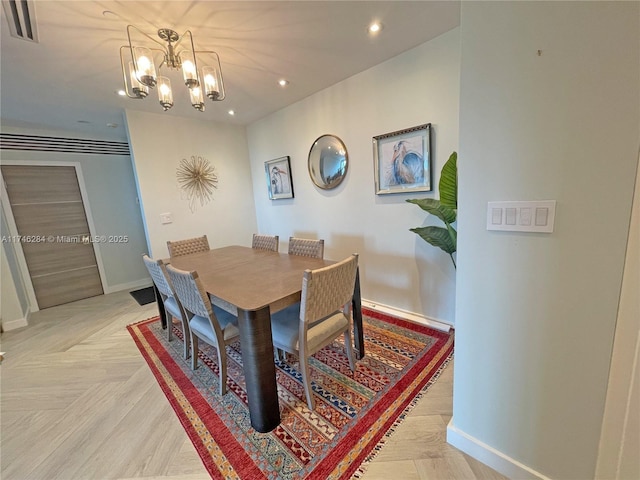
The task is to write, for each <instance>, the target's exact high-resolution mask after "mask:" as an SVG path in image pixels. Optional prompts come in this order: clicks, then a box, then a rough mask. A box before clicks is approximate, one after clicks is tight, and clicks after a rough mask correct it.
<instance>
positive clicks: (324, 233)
mask: <svg viewBox="0 0 640 480" xmlns="http://www.w3.org/2000/svg"><path fill="white" fill-rule="evenodd" d="M459 63H460V54H459V31H458V29H454V30H452V31H450V32H448V33H445V34H443V35H441V36H440V37H438V38H436V39H434V40H432V41H430V42H427V43H425V44H423V45H421V46H419V47H416V48H414V49H412V50H410V51H408V52H405V53H404V54H401V55H399V56H397V57H395V58H393V59H391V60H389V61H387V62H385V63H382V64H380V65H378V66H376V67H373V68H371V69H369V70H367V71H365V72H362V73H360V74H358V75H355V76H353V77H351V78H349V79H347V80H344V81H343V82H340V83H338V84H336V85H334V86H332V87H330V88H327V89H326V90H323V91H321V92H319V93H316V94H314V95H312V96H310V97H308V98H306V99H304V100H302V101H300V102H298V103H296V104H294V105H292V106H290V107H288V108H285V109H283V110H280V111H279V112H277V113H275V114H273V115H270V116H268V117H266V118H264V119H262V120H260V121H258V122H255V123H253V124H252V125H250V126H249V127H248V129H247V135H248V142H249V152H250V156H251V172H252V178H253V190H254V192H255V209H256V213H257V218H258V229H259V230H260V232H262V233H268V234H277V235H280V239H281V248H280V250H281V251H286V248H287V242H288V239H289V236H302V237H309V238H323V239H325V257H326V258H334V259H338V258H341V257H344V256H346V255H348V254H350V253H352V252H358V253H359V254H360V272H361V283H362V295H363V297H364V298H366V299H368V300H372V301H375V302H379V303H382V304H386V305H390V306H393V307H396V308H400V309H404V310H408V311H411V312H415V313H418V314H420V315H423V316H426V317H430V318H433V319H438V320H444V321H447V322H450V323H452V322H453V321H454V299H455V270H454V268H453V265H452V263H451V260H450V258H449V256H448V255H447V254H445V253H444V252H442V251H441V250H439V249H435V248H433V247H431V246H430V245H428V244H427V243H425V242H424V241H423V240H422V239H420V238H419V237H418V236H417V235H415V234H414V233H411V232H410V231H409V228H412V227H416V226H421V225H424V224H425V222H426V221H427V220H426V218H427V215H426V213H425V212H423V211H422V210H420V209H419V208H418V207H417V206H415V205H410V204H408V203H406V202H405V200H406V199H408V198H417V197H435V198H437V197H438V195H437V192H436V191H434V192H430V193H426V194H425V193H418V194H397V195H386V196H376V195H375V188H374V173H373V149H372V137H374V136H376V135H381V134H384V133H388V132H393V131H397V130H401V129H404V128H409V127H413V126H416V125H421V124H423V123H431V124H432V127H433V153H434V155H435V157H434V158H435V163H434V165H433V178H434V189H435V190H437V183H438V179H439V175H440V169H441V168H442V165H443V164H444V162H445V161H446V160H447V158H448V157H449V155H450V154H451V152H452V151H454V150H456V149H457V144H458V91H459ZM323 134H333V135H337V136H338V137H340V138H341V139H342V140H343V142H344V143H345V145H346V147H347V151H348V154H349V167H348V173H347V176H346V179H345V180H344V181H343V183H342V184H341V185H340V186H339V187H337V188H336V189H334V190H328V191H323V190H320V189H319V188H317V187H316V186H315V185H314V184H313V183H312V182H311V179H310V178H309V174H308V170H307V155H308V153H309V149H310V147H311V144H312V143H313V141H314V140H315V139H316V138H317V137H319V136H320V135H323ZM285 155H288V156H290V157H291V170H292V173H293V185H294V193H295V198H293V199H287V200H269V197H268V193H267V184H266V180H265V171H264V162H265V161H267V160H271V159H274V158H278V157H281V156H285ZM428 221H429V222H432V221H433V220H432V219H430V220H428ZM433 223H434V224H435V223H436V222H433Z"/></svg>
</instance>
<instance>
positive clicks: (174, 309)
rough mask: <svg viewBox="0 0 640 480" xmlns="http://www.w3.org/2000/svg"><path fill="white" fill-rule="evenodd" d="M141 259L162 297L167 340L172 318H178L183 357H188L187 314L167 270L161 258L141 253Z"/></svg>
mask: <svg viewBox="0 0 640 480" xmlns="http://www.w3.org/2000/svg"><path fill="white" fill-rule="evenodd" d="M142 260H143V261H144V264H145V266H146V267H147V270H148V271H149V275H151V279H152V280H153V283H154V284H155V286H156V288H157V289H158V292H160V297H161V299H162V304H163V305H164V311H165V312H166V314H167V340H168V341H171V339H172V337H173V328H172V327H173V321H172V319H173V318H176V319H177V320H180V323H182V334H183V337H184V352H183V353H184V358H185V359H187V358H189V345H190V340H189V337H190V335H189V322H188V319H187V314H186V313H185V311H184V308H182V304H181V303H180V301H179V300H178V297H177V296H176V292H175V290H174V288H173V285H172V284H171V280H169V277H168V276H167V271H166V268H165V265H164V262H163V261H162V260H154V259H152V258H150V257H149V256H148V255H143V256H142Z"/></svg>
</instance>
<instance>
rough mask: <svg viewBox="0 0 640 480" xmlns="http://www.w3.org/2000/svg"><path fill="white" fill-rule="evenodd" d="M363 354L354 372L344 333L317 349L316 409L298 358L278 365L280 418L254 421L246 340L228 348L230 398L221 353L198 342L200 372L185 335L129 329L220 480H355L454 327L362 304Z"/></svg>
mask: <svg viewBox="0 0 640 480" xmlns="http://www.w3.org/2000/svg"><path fill="white" fill-rule="evenodd" d="M363 323H364V337H365V357H364V359H362V360H358V362H357V369H356V372H355V373H352V372H351V370H350V369H349V362H348V360H347V357H346V353H345V351H344V343H343V342H342V340H341V339H339V340H337V341H336V342H334V343H333V344H331V345H329V346H327V347H325V348H324V349H322V350H321V351H320V352H318V353H317V354H316V355H314V357H313V360H312V366H311V376H312V379H313V391H314V395H315V400H316V409H315V411H310V410H309V409H308V407H307V404H306V399H305V395H304V390H303V387H302V383H301V382H302V377H301V374H300V372H299V371H298V363H297V359H296V358H295V357H293V356H289V359H288V361H287V362H276V372H277V373H276V375H277V380H278V398H279V403H280V416H281V419H282V421H281V424H280V425H279V426H278V427H277V428H276V429H275V430H273V431H271V432H269V433H258V432H256V431H255V430H254V429H253V428H252V427H251V424H250V421H249V411H248V407H247V398H246V392H245V381H244V375H243V373H242V354H241V350H240V344H239V342H238V343H236V344H233V345H231V346H229V347H228V348H227V353H228V367H227V368H228V377H229V378H228V384H227V387H228V389H227V394H226V395H224V396H223V397H220V395H219V394H218V381H219V379H218V366H217V363H216V362H217V357H216V354H215V350H214V349H212V348H211V347H209V346H206V345H205V344H204V342H200V345H201V346H202V350H201V351H200V357H199V363H198V364H199V368H198V369H196V370H195V371H192V370H191V368H190V367H189V362H187V361H185V360H184V359H183V358H182V331H181V329H180V328H176V327H174V339H173V340H172V341H171V342H170V343H169V342H167V340H166V331H164V330H162V328H161V326H160V321H159V320H158V318H152V319H149V320H145V321H143V322H140V323H137V324H135V325H129V326H128V327H127V328H128V330H129V332H130V333H131V335H132V336H133V339H134V340H135V342H136V344H137V345H138V348H139V349H140V351H141V352H142V355H143V356H144V358H145V359H146V360H147V363H148V364H149V367H150V368H151V370H152V371H153V374H154V375H155V377H156V379H157V380H158V383H159V384H160V386H161V387H162V390H163V391H164V393H165V395H166V396H167V399H168V400H169V402H170V403H171V405H172V406H173V409H174V410H175V412H176V414H177V415H178V417H179V419H180V422H182V425H183V427H184V428H185V430H186V432H187V434H188V435H189V438H190V439H191V441H192V442H193V444H194V445H195V447H196V450H197V451H198V453H199V455H200V457H201V458H202V461H203V463H204V465H205V467H206V469H207V471H208V472H209V474H210V475H211V477H212V478H239V479H250V480H257V479H262V478H264V479H278V480H279V479H287V480H289V479H290V480H294V479H295V480H298V479H302V478H307V479H322V480H324V479H327V478H335V479H348V478H353V477H358V476H360V475H361V474H362V473H363V472H364V468H365V467H366V465H367V463H369V462H370V461H371V459H372V458H373V457H374V455H375V454H376V452H377V451H378V450H379V449H380V447H381V446H382V444H383V443H384V441H385V440H386V438H387V437H388V436H389V434H390V433H391V432H392V431H393V429H394V427H396V426H397V425H398V424H399V423H400V422H401V421H402V419H403V418H404V417H405V415H406V413H407V412H408V411H409V410H410V409H411V407H412V406H413V405H415V403H416V401H417V399H418V398H419V396H420V395H421V394H422V393H424V392H426V390H427V388H428V387H429V386H430V385H431V384H433V383H434V382H435V380H436V379H437V378H438V375H439V373H440V372H441V371H442V369H443V368H444V367H445V366H446V364H447V363H448V361H449V359H450V358H451V355H452V352H453V333H443V332H439V331H436V330H433V329H430V328H427V327H424V326H422V325H417V324H415V323H410V322H407V321H406V320H402V319H398V318H394V317H390V316H388V315H383V314H380V313H377V312H373V311H369V310H364V311H363Z"/></svg>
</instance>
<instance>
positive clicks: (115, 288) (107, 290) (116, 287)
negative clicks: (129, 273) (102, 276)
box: [103, 278, 153, 295]
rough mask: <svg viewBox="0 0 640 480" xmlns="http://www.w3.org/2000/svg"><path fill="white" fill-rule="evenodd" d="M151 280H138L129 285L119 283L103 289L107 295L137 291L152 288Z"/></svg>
mask: <svg viewBox="0 0 640 480" xmlns="http://www.w3.org/2000/svg"><path fill="white" fill-rule="evenodd" d="M152 285H153V283H151V279H149V278H143V279H142V280H136V281H135V282H129V283H118V284H117V285H109V286H106V287H103V290H104V293H105V295H107V294H109V293H115V292H121V291H123V290H137V289H139V288H145V287H150V286H152Z"/></svg>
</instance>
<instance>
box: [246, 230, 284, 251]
mask: <svg viewBox="0 0 640 480" xmlns="http://www.w3.org/2000/svg"><path fill="white" fill-rule="evenodd" d="M279 242H280V240H279V237H278V235H258V234H256V233H254V234H253V241H252V242H251V248H257V249H259V250H271V251H272V252H277V251H278V243H279Z"/></svg>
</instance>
